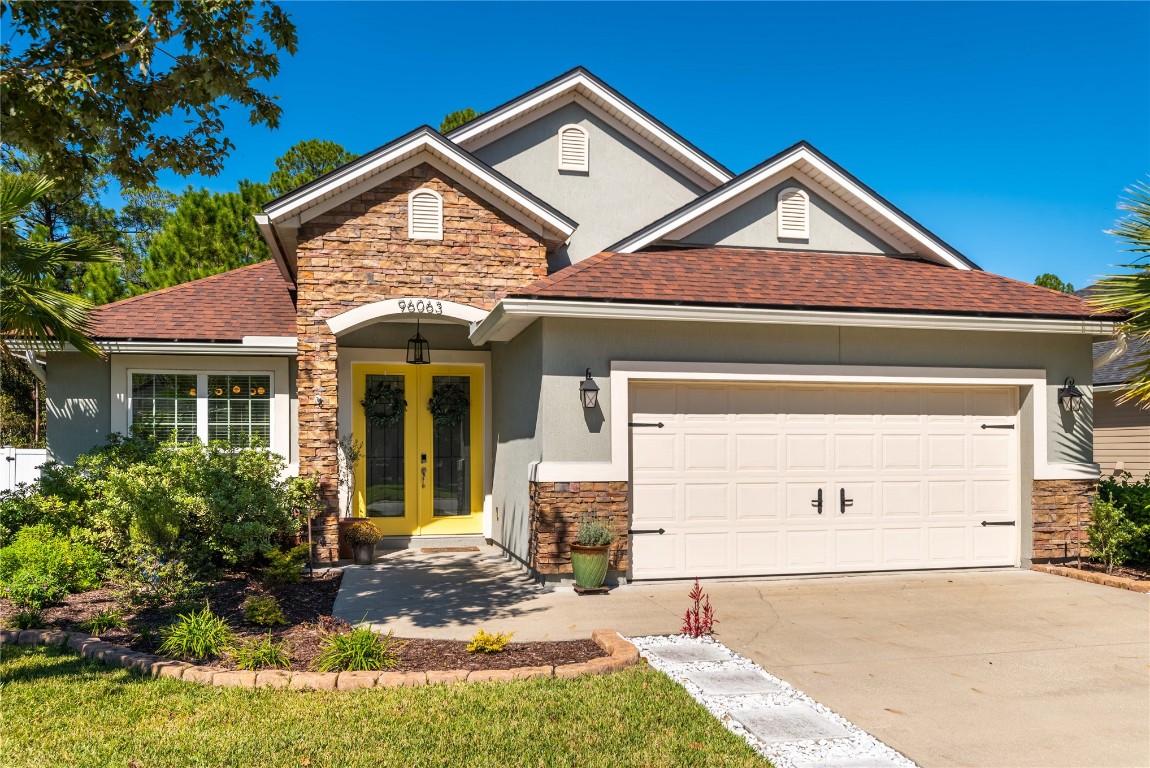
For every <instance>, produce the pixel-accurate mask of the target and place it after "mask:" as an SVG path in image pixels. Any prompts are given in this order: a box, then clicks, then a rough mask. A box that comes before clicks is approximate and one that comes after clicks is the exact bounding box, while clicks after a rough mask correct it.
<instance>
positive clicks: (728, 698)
mask: <svg viewBox="0 0 1150 768" xmlns="http://www.w3.org/2000/svg"><path fill="white" fill-rule="evenodd" d="M628 639H629V640H630V641H631V642H632V643H634V644H635V647H636V648H638V649H639V653H640V655H641V656H642V657H643V658H644V659H646V660H647V662H648V663H649V664H650V665H651V666H652V667H654V668H655V669H657V670H659V671H660V672H662V673H663V674H665V675H667V676H668V677H670V678H671V679H672V680H674V681H675V682H677V683H679V684H680V685H682V686H683V687H684V688H686V689H687V692H688V693H690V694H691V695H692V696H694V697H695V699H696V700H697V701H698V702H699V703H701V704H702V705H703V706H704V707H706V708H707V710H708V711H709V712H710V713H711V714H713V715H714V716H715V717H717V718H718V719H719V722H721V723H722V724H723V725H724V726H725V727H726V728H727V730H729V731H731V732H733V733H737V734H738V735H740V736H742V737H743V738H744V739H746V740H747V743H748V744H750V745H751V746H752V747H754V748H755V749H756V750H758V752H760V753H761V754H763V755H764V756H766V757H767V758H768V759H769V760H770V761H771V762H772V763H774V764H775V766H776V767H777V768H813V767H814V766H827V767H828V768H829V767H830V766H834V768H916V766H915V764H914V762H913V761H911V760H909V759H908V758H906V757H905V756H903V755H901V754H899V753H898V752H896V751H895V750H893V749H891V748H890V747H888V746H887V745H886V744H883V743H882V742H881V741H879V740H878V739H876V738H875V737H874V736H871V735H870V734H869V733H867V732H866V731H864V730H862V729H861V728H859V727H858V726H856V725H855V724H854V723H852V722H850V721H849V720H847V719H846V718H845V717H842V716H840V715H838V714H836V713H835V712H833V711H831V710H830V709H828V708H827V707H824V706H823V705H822V704H819V703H818V702H817V701H815V700H814V699H812V698H811V697H810V696H807V695H806V694H805V693H803V692H802V691H800V690H797V689H795V688H794V687H793V686H791V685H790V684H789V683H787V682H785V681H783V680H780V679H779V678H777V677H775V676H774V675H772V674H770V673H769V672H767V671H766V670H764V669H763V668H762V667H760V666H759V665H758V664H755V663H754V662H753V661H751V660H750V659H746V658H744V657H742V656H740V655H739V654H737V653H735V652H734V651H732V650H731V649H730V648H727V647H726V646H725V645H723V644H722V643H720V642H717V641H715V640H713V639H711V638H699V639H695V638H690V637H686V636H684V635H672V636H669V637H667V636H651V637H631V638H628ZM668 645H671V646H692V645H693V646H695V647H697V648H698V647H700V646H703V647H705V651H704V653H706V655H707V656H709V657H712V658H716V657H717V658H720V659H721V660H719V661H695V662H682V661H668V660H666V659H663V658H660V657H659V656H658V655H656V654H655V653H652V649H658V647H659V646H668ZM676 650H678V649H676ZM700 650H702V648H700ZM682 651H684V652H686V653H688V654H689V653H690V651H689V650H688V648H685V647H684V648H683V649H682ZM717 669H730V670H736V669H738V670H743V671H747V672H753V673H757V674H760V675H762V676H763V677H764V678H765V679H766V680H767V681H768V683H770V684H773V686H774V687H777V689H778V690H777V691H776V692H772V693H756V694H708V693H704V692H703V690H702V689H701V688H700V687H699V686H698V685H696V684H694V683H693V682H691V681H690V680H689V679H688V678H687V675H688V674H689V673H691V672H693V671H699V670H717ZM807 708H809V709H807ZM809 710H814V711H815V712H816V713H817V715H818V716H820V718H819V719H820V720H821V718H825V721H829V722H827V725H828V728H827V730H828V732H837V733H842V732H844V731H845V733H846V735H845V736H841V737H838V738H824V739H807V740H801V741H800V740H796V741H775V740H770V741H765V740H763V739H760V738H758V737H757V736H755V734H753V733H751V731H750V730H748V729H747V727H745V726H744V725H743V724H742V723H741V722H739V720H738V719H736V718H737V717H742V718H743V719H744V720H747V721H748V722H752V723H753V721H754V720H757V721H758V722H760V723H762V722H763V721H764V718H767V719H769V718H770V717H771V716H772V714H773V713H774V714H777V715H778V716H779V718H780V720H782V719H783V718H794V717H795V716H796V715H799V716H802V715H809V713H810V712H809ZM800 724H801V723H800Z"/></svg>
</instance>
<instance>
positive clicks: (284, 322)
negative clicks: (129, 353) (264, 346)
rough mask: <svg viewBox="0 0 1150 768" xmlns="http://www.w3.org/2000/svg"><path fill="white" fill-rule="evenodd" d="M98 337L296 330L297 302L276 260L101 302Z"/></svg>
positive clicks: (223, 337)
mask: <svg viewBox="0 0 1150 768" xmlns="http://www.w3.org/2000/svg"><path fill="white" fill-rule="evenodd" d="M90 330H91V335H92V338H94V339H97V340H102V341H113V340H115V341H128V340H134V341H232V342H238V341H242V340H243V337H244V336H295V335H296V318H295V303H294V302H293V301H292V297H291V293H290V292H289V286H288V283H287V281H286V280H284V278H283V276H282V275H281V274H280V272H279V269H278V268H277V267H276V264H275V262H273V261H263V262H260V263H259V264H252V265H250V266H247V267H240V268H239V269H233V270H231V271H230V272H223V273H221V274H218V275H212V276H211V277H205V278H201V279H200V280H193V281H192V282H190V283H183V284H182V285H176V286H172V287H171V288H163V289H161V290H158V291H152V292H151V293H145V294H143V295H142V296H134V297H132V298H130V299H124V300H123V301H117V302H115V303H113V304H106V305H104V306H102V307H98V308H97V309H96V310H95V311H94V312H93V313H92V323H91V326H90Z"/></svg>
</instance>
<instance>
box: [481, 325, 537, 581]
mask: <svg viewBox="0 0 1150 768" xmlns="http://www.w3.org/2000/svg"><path fill="white" fill-rule="evenodd" d="M542 325H543V324H542V323H540V322H536V323H535V324H533V325H532V326H531V327H530V328H528V329H527V330H525V331H523V333H521V334H519V335H518V336H516V337H515V338H514V339H512V340H511V341H510V342H507V343H498V344H492V345H491V347H492V349H491V361H492V366H491V369H492V370H491V418H492V421H493V424H492V430H491V433H492V440H493V441H494V443H495V444H494V446H493V447H492V453H493V457H494V459H493V460H494V464H495V472H494V477H493V479H492V489H491V503H492V511H491V513H492V515H494V516H495V519H494V521H493V523H494V524H493V531H494V538H495V539H496V541H499V542H500V543H501V544H502V545H503V546H504V547H505V548H506V549H507V550H508V551H509V552H511V554H513V555H514V556H515V557H518V558H519V559H521V560H523V561H525V562H526V560H527V536H528V532H529V530H530V519H529V516H530V497H529V486H528V481H529V478H528V474H527V472H528V467H529V466H530V464H531V463H532V462H535V461H539V460H540V458H541V457H542V440H541V434H542V433H541V431H540V424H539V421H540V419H541V418H542V410H541V403H540V399H539V398H540V378H541V375H542V369H543V335H542Z"/></svg>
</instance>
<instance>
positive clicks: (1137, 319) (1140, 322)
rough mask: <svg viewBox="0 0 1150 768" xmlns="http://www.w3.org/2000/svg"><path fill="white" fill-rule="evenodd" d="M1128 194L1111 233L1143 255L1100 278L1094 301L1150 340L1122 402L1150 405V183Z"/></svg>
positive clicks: (1134, 335) (1123, 328) (1134, 364)
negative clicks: (1119, 271) (1121, 212)
mask: <svg viewBox="0 0 1150 768" xmlns="http://www.w3.org/2000/svg"><path fill="white" fill-rule="evenodd" d="M1126 194H1127V198H1126V199H1125V200H1123V201H1122V202H1121V203H1119V205H1118V207H1119V208H1120V209H1121V210H1123V211H1125V212H1126V215H1125V216H1124V217H1123V218H1122V219H1120V220H1119V221H1118V223H1117V224H1116V225H1115V227H1114V229H1112V230H1110V231H1109V234H1111V235H1114V236H1115V237H1117V238H1118V239H1119V240H1121V241H1122V242H1123V243H1125V244H1126V246H1127V248H1126V250H1128V251H1132V252H1134V253H1137V254H1139V255H1138V256H1136V257H1135V258H1134V262H1133V263H1131V264H1126V265H1124V266H1125V268H1126V269H1127V270H1129V271H1127V272H1124V273H1122V274H1118V275H1110V276H1109V277H1105V278H1103V279H1102V280H1100V281H1099V282H1098V284H1097V285H1096V286H1095V291H1094V293H1093V294H1092V295H1091V301H1092V302H1093V303H1094V305H1095V307H1096V308H1097V309H1098V310H1099V311H1101V312H1120V313H1123V314H1124V315H1125V317H1124V318H1123V320H1122V322H1121V323H1120V324H1119V326H1118V330H1119V331H1120V332H1122V333H1125V334H1126V336H1127V337H1128V338H1129V339H1130V340H1132V341H1138V340H1142V341H1145V342H1147V343H1146V344H1145V345H1144V346H1143V347H1142V353H1141V354H1140V355H1137V356H1135V358H1134V359H1133V360H1132V361H1131V365H1130V366H1129V367H1128V370H1129V372H1130V376H1129V379H1128V381H1127V384H1126V386H1125V387H1124V388H1123V390H1122V394H1121V395H1120V397H1119V398H1118V402H1119V403H1124V402H1127V401H1135V402H1138V403H1139V404H1140V405H1141V406H1142V407H1144V408H1150V261H1148V259H1150V184H1148V183H1147V182H1145V181H1142V182H1138V183H1136V184H1134V185H1133V186H1132V187H1131V188H1129V189H1127V190H1126Z"/></svg>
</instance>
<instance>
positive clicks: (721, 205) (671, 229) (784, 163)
mask: <svg viewBox="0 0 1150 768" xmlns="http://www.w3.org/2000/svg"><path fill="white" fill-rule="evenodd" d="M787 179H795V180H797V181H798V182H800V183H801V184H802V185H803V186H805V187H808V188H810V189H812V190H815V191H816V192H817V193H818V194H819V196H820V197H821V198H822V199H823V200H825V201H827V202H828V203H830V204H831V205H833V206H834V207H835V208H836V209H837V210H838V211H839V212H841V213H842V214H843V215H845V216H847V217H849V218H850V219H851V220H852V221H854V222H855V223H856V224H858V225H859V226H861V227H863V228H865V229H866V230H867V231H868V232H870V233H872V234H873V235H874V236H875V237H877V238H879V239H880V240H881V241H883V242H886V243H889V244H890V245H891V246H892V248H893V249H894V250H897V251H898V252H901V253H906V254H913V255H915V256H918V257H919V258H922V259H926V260H927V261H932V262H935V263H937V264H943V265H946V266H950V267H954V268H956V269H963V270H969V269H975V270H977V269H979V267H978V265H977V264H975V263H974V262H972V261H970V260H969V259H967V258H966V257H965V256H963V255H962V254H961V253H959V252H958V251H957V250H955V249H954V248H952V247H951V246H949V245H947V244H946V243H944V242H943V241H942V240H941V239H939V238H938V237H937V236H936V235H934V234H933V233H932V232H930V231H928V230H927V229H926V228H925V227H923V226H922V225H921V224H919V223H918V222H916V221H915V220H914V219H912V218H910V216H907V215H906V214H905V213H903V212H902V211H900V210H899V209H898V208H896V207H895V206H894V205H892V204H891V203H889V202H888V201H886V200H885V199H883V198H882V197H881V196H880V195H879V194H878V193H877V192H875V191H874V190H872V189H871V188H870V187H868V186H866V185H865V184H863V183H862V182H861V181H859V180H858V179H856V178H855V177H854V176H852V175H851V174H850V173H848V172H847V171H846V170H844V169H843V168H842V167H841V166H839V165H838V164H837V163H835V162H834V161H832V160H831V159H830V158H828V157H827V156H826V155H824V154H822V153H821V152H819V151H818V150H817V149H815V148H814V147H813V146H811V145H810V144H808V143H807V142H805V141H804V142H799V143H798V144H795V145H794V146H792V147H790V148H789V149H786V150H783V151H782V152H780V153H779V154H777V155H775V156H774V157H771V158H768V159H767V160H765V161H763V162H762V163H760V164H759V165H757V166H755V167H754V168H751V169H750V170H748V171H746V172H744V173H741V174H739V175H738V176H736V177H735V178H734V179H732V180H731V181H729V182H727V183H726V184H724V185H723V186H721V187H718V188H716V189H714V190H712V191H711V192H708V193H707V194H706V195H703V196H702V197H700V198H698V199H697V200H694V201H692V202H690V203H688V204H687V205H684V206H683V207H682V208H679V209H678V210H677V211H672V212H671V213H669V214H667V215H666V216H664V217H663V218H661V219H659V220H658V221H656V222H654V223H652V224H650V225H648V226H646V227H644V228H643V229H641V230H639V231H638V232H636V233H634V234H633V235H630V236H628V237H626V238H624V239H623V240H620V241H619V242H618V243H615V244H614V245H613V246H611V247H610V248H609V249H608V250H611V251H619V252H623V253H631V252H634V251H638V250H641V249H643V248H646V247H649V246H652V245H654V244H657V243H667V242H679V241H681V242H684V243H691V244H694V245H704V243H698V242H697V241H693V240H692V239H691V235H692V234H695V233H697V232H699V231H700V230H703V229H704V228H705V227H706V226H708V225H709V224H712V223H713V222H715V221H718V220H719V219H720V218H722V217H723V216H725V215H727V214H729V213H731V212H732V211H735V210H737V209H738V208H739V207H740V206H743V205H745V204H746V203H748V202H749V201H751V200H753V199H754V198H755V197H757V196H759V195H761V194H763V193H764V192H766V191H768V190H770V189H772V188H773V187H776V186H778V185H780V184H782V183H784V182H785V181H786V180H787Z"/></svg>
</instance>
